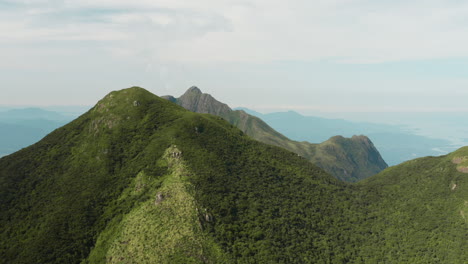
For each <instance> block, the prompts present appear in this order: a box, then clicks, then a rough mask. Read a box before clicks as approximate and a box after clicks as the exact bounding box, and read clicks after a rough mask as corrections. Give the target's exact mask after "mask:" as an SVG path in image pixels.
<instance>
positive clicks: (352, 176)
mask: <svg viewBox="0 0 468 264" xmlns="http://www.w3.org/2000/svg"><path fill="white" fill-rule="evenodd" d="M162 98H164V99H167V100H169V101H171V102H174V103H176V104H178V105H180V106H182V107H184V108H185V109H187V110H190V111H192V112H197V113H205V114H212V115H217V116H220V117H222V118H224V119H225V120H226V121H228V122H229V123H231V124H232V125H235V126H236V127H237V128H239V129H240V130H242V131H243V132H244V133H246V134H247V135H249V136H250V137H252V138H254V139H256V140H258V141H261V142H263V143H266V144H270V145H275V146H279V147H282V148H285V149H288V150H290V151H292V152H295V153H297V154H298V155H300V156H302V157H304V158H306V159H308V160H309V161H311V162H312V163H314V164H316V165H318V166H319V167H321V168H322V169H324V170H326V171H327V172H328V173H330V174H332V175H333V176H335V177H336V178H338V179H341V180H343V181H348V182H355V181H358V180H361V179H364V178H367V177H370V176H372V175H374V174H377V173H378V172H380V171H382V170H383V169H385V168H387V167H388V166H387V164H386V163H385V161H384V160H383V159H382V157H381V156H380V153H379V152H378V151H377V149H376V148H375V147H374V144H373V143H372V142H371V140H370V139H369V138H368V137H366V136H362V135H361V136H353V137H352V138H344V137H342V136H335V137H332V138H330V139H329V140H327V141H325V142H323V143H321V144H312V143H309V142H297V141H293V140H290V139H289V138H287V137H285V136H284V135H282V134H280V133H279V132H277V131H276V130H274V129H273V128H271V127H270V126H269V125H268V124H266V123H265V122H264V121H263V120H261V119H260V118H258V117H254V116H251V115H249V114H247V113H245V112H244V111H241V110H236V111H233V110H232V109H231V108H230V107H229V106H228V105H226V104H224V103H221V102H219V101H217V100H216V99H215V98H213V97H212V96H211V95H209V94H204V93H202V91H201V90H200V89H199V88H198V87H196V86H192V87H190V88H189V89H188V90H187V91H186V92H185V93H184V94H183V95H182V96H181V97H179V98H175V97H174V96H170V95H166V96H163V97H162Z"/></svg>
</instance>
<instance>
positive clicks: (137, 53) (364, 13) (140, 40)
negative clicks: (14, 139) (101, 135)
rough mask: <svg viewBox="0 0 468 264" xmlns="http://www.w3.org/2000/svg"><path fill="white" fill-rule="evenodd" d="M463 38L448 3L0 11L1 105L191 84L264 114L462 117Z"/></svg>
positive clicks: (150, 1) (462, 15)
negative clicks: (376, 114) (287, 111)
mask: <svg viewBox="0 0 468 264" xmlns="http://www.w3.org/2000/svg"><path fill="white" fill-rule="evenodd" d="M467 32H468V1H458V0H444V1H433V0H424V1H423V0H406V1H401V0H392V1H390V0H382V1H375V0H374V1H371V0H291V1H282V0H281V1H280V0H268V1H267V0H252V1H250V0H232V1H224V0H197V1H182V0H133V1H123V0H113V1H111V0H92V1H91V0H73V1H71V0H67V1H66V0H62V1H60V0H14V1H10V0H0V58H1V59H0V87H1V88H0V89H1V90H0V91H1V93H2V96H0V105H3V106H5V105H6V106H23V105H34V106H50V105H94V104H95V103H96V102H97V101H98V100H99V99H101V98H102V97H104V96H105V95H106V94H107V93H109V92H110V91H113V90H118V89H122V88H126V87H131V86H141V87H144V88H146V89H148V90H149V91H151V92H153V93H155V94H157V95H166V94H171V95H174V96H180V95H181V94H182V93H183V92H184V91H185V90H186V89H188V88H189V87H190V86H192V85H196V86H198V87H199V88H200V89H201V90H202V91H203V92H206V93H210V94H212V95H213V96H215V97H216V98H217V99H219V100H220V101H222V102H225V103H227V104H229V105H230V106H232V107H238V106H244V107H249V108H252V109H255V110H258V111H262V112H268V111H277V110H296V111H299V112H302V113H317V112H322V113H333V112H341V113H345V112H348V113H349V112H361V113H366V112H372V113H379V112H390V113H406V112H424V113H431V112H442V113H448V112H457V113H461V112H468V105H467V104H466V98H468V89H467V87H468V72H467V69H468V48H467V47H468V34H467Z"/></svg>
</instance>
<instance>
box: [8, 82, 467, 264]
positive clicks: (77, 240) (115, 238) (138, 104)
mask: <svg viewBox="0 0 468 264" xmlns="http://www.w3.org/2000/svg"><path fill="white" fill-rule="evenodd" d="M335 140H338V139H335ZM358 140H362V139H359V138H358ZM467 157H468V149H466V148H465V149H460V150H459V151H457V152H455V153H453V154H451V155H449V156H445V157H438V158H425V159H420V160H415V161H411V162H408V163H405V164H402V165H400V166H397V167H392V168H389V169H387V170H385V171H383V172H382V173H380V174H378V175H376V176H374V177H371V178H369V179H368V180H365V181H363V182H362V183H359V184H347V183H343V182H341V181H338V180H336V179H335V178H333V177H331V176H330V175H328V174H326V173H325V172H324V171H323V170H322V169H320V168H318V167H317V166H315V165H313V164H312V163H310V162H309V161H307V160H305V159H304V158H301V157H298V156H297V155H296V154H293V153H291V152H289V151H286V150H284V149H281V148H278V147H275V146H270V145H266V144H263V143H260V142H258V141H255V140H252V139H251V138H250V137H247V136H246V135H244V134H243V133H242V132H241V131H240V130H239V129H237V128H235V127H233V126H232V125H230V124H228V123H227V122H226V121H225V120H223V119H221V118H219V117H216V116H212V115H203V114H197V113H192V112H189V111H187V110H185V109H183V108H182V107H179V106H177V105H175V104H172V103H170V102H168V101H166V100H163V99H160V98H159V97H157V96H155V95H152V94H151V93H149V92H147V91H146V90H144V89H142V88H138V87H134V88H130V89H125V90H121V91H117V92H112V93H110V94H109V95H108V96H106V97H105V98H104V99H102V100H101V101H99V103H98V104H97V105H96V106H95V107H93V108H92V109H91V110H90V111H88V112H87V113H86V114H84V115H82V116H81V117H79V118H78V119H76V120H75V121H73V122H71V123H70V124H68V125H66V126H64V127H62V128H60V129H57V130H55V131H54V132H52V133H51V134H49V135H48V136H47V137H45V138H44V139H43V140H41V141H40V142H38V143H36V144H34V145H32V146H31V147H28V148H25V149H23V150H21V151H19V152H16V153H14V154H12V155H9V156H7V157H4V158H1V159H0V200H1V201H2V203H0V256H2V258H0V262H1V263H466V260H467V259H468V252H467V251H466V246H467V244H466V241H467V237H466V236H467V227H468V222H467V221H466V212H467V206H466V204H467V202H466V201H468V188H467V186H468V178H467V177H466V176H467V175H468V174H466V173H465V172H466V171H468V169H467V168H468V161H467V160H468V158H467Z"/></svg>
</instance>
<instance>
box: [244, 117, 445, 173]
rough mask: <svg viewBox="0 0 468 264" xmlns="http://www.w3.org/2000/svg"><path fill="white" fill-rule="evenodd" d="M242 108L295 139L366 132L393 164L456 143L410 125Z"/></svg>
mask: <svg viewBox="0 0 468 264" xmlns="http://www.w3.org/2000/svg"><path fill="white" fill-rule="evenodd" d="M239 109H241V110H243V111H245V112H246V113H249V114H251V115H254V116H256V117H258V118H261V119H262V120H263V121H265V122H266V123H267V124H268V125H269V126H271V127H272V128H273V129H275V130H277V131H278V132H280V133H282V134H284V135H286V136H287V137H289V138H291V139H293V140H299V141H302V140H305V141H309V142H321V141H323V140H326V139H328V138H329V137H330V136H333V135H342V136H352V135H356V134H358V135H359V134H365V135H366V136H368V137H369V138H370V139H371V140H372V142H373V143H374V144H375V147H376V148H377V149H378V150H379V152H380V154H381V155H382V157H383V159H384V160H385V161H386V162H387V163H388V164H389V165H391V166H393V165H397V164H400V163H402V162H404V161H407V160H410V159H414V158H417V157H424V156H431V155H432V156H435V155H441V154H445V153H443V152H441V150H440V149H446V148H447V147H450V146H451V144H452V143H451V142H450V141H448V140H444V139H437V138H428V137H424V136H420V135H415V134H413V133H412V132H411V131H409V130H408V128H405V127H401V126H396V125H385V124H374V123H366V122H351V121H347V120H342V119H328V118H321V117H315V116H303V115H301V114H299V113H297V112H294V111H287V112H277V113H268V114H261V113H258V112H256V111H252V110H250V109H247V108H239Z"/></svg>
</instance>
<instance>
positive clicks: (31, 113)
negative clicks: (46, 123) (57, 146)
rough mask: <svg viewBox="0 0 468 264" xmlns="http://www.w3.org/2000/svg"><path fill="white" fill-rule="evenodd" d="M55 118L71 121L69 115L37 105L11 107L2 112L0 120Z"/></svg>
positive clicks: (55, 119)
mask: <svg viewBox="0 0 468 264" xmlns="http://www.w3.org/2000/svg"><path fill="white" fill-rule="evenodd" d="M37 119H40V120H53V121H70V120H69V119H70V118H69V117H67V116H65V115H62V114H60V113H57V112H54V111H48V110H44V109H41V108H37V107H29V108H19V109H9V110H7V111H3V112H0V120H37Z"/></svg>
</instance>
